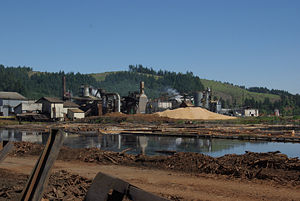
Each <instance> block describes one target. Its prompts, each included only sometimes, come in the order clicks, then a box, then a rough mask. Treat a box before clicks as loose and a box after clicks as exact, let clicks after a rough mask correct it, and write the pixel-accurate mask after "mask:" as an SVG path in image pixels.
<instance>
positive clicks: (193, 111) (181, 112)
mask: <svg viewBox="0 0 300 201" xmlns="http://www.w3.org/2000/svg"><path fill="white" fill-rule="evenodd" d="M155 114H157V115H159V116H160V117H168V118H171V119H189V120H194V119H199V120H227V119H235V118H236V117H230V116H226V115H222V114H217V113H214V112H210V111H208V110H206V109H204V108H200V107H186V108H178V109H175V110H166V111H163V112H157V113H155Z"/></svg>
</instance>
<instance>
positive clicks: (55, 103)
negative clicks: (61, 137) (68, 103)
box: [36, 97, 64, 120]
mask: <svg viewBox="0 0 300 201" xmlns="http://www.w3.org/2000/svg"><path fill="white" fill-rule="evenodd" d="M36 103H42V105H43V106H42V113H44V114H46V115H48V116H49V117H50V118H51V119H57V120H63V118H64V102H63V101H62V100H59V99H57V98H50V97H42V98H40V99H39V100H38V101H36Z"/></svg>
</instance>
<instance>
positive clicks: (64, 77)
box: [62, 75, 66, 100]
mask: <svg viewBox="0 0 300 201" xmlns="http://www.w3.org/2000/svg"><path fill="white" fill-rule="evenodd" d="M62 89H63V91H62V93H63V94H62V99H63V100H65V99H66V97H65V96H66V76H64V75H63V77H62Z"/></svg>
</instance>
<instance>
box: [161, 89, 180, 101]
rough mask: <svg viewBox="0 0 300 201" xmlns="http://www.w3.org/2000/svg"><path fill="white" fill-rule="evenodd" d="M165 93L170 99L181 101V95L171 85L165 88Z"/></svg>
mask: <svg viewBox="0 0 300 201" xmlns="http://www.w3.org/2000/svg"><path fill="white" fill-rule="evenodd" d="M165 91H166V93H168V95H169V97H170V98H171V99H175V100H176V101H177V102H180V101H182V99H183V96H182V95H180V94H179V92H178V91H177V90H176V89H173V88H171V87H167V88H166V90H165Z"/></svg>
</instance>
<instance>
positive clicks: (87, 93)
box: [83, 85, 90, 97]
mask: <svg viewBox="0 0 300 201" xmlns="http://www.w3.org/2000/svg"><path fill="white" fill-rule="evenodd" d="M83 96H84V97H89V96H90V89H89V85H85V86H84V94H83Z"/></svg>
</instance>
